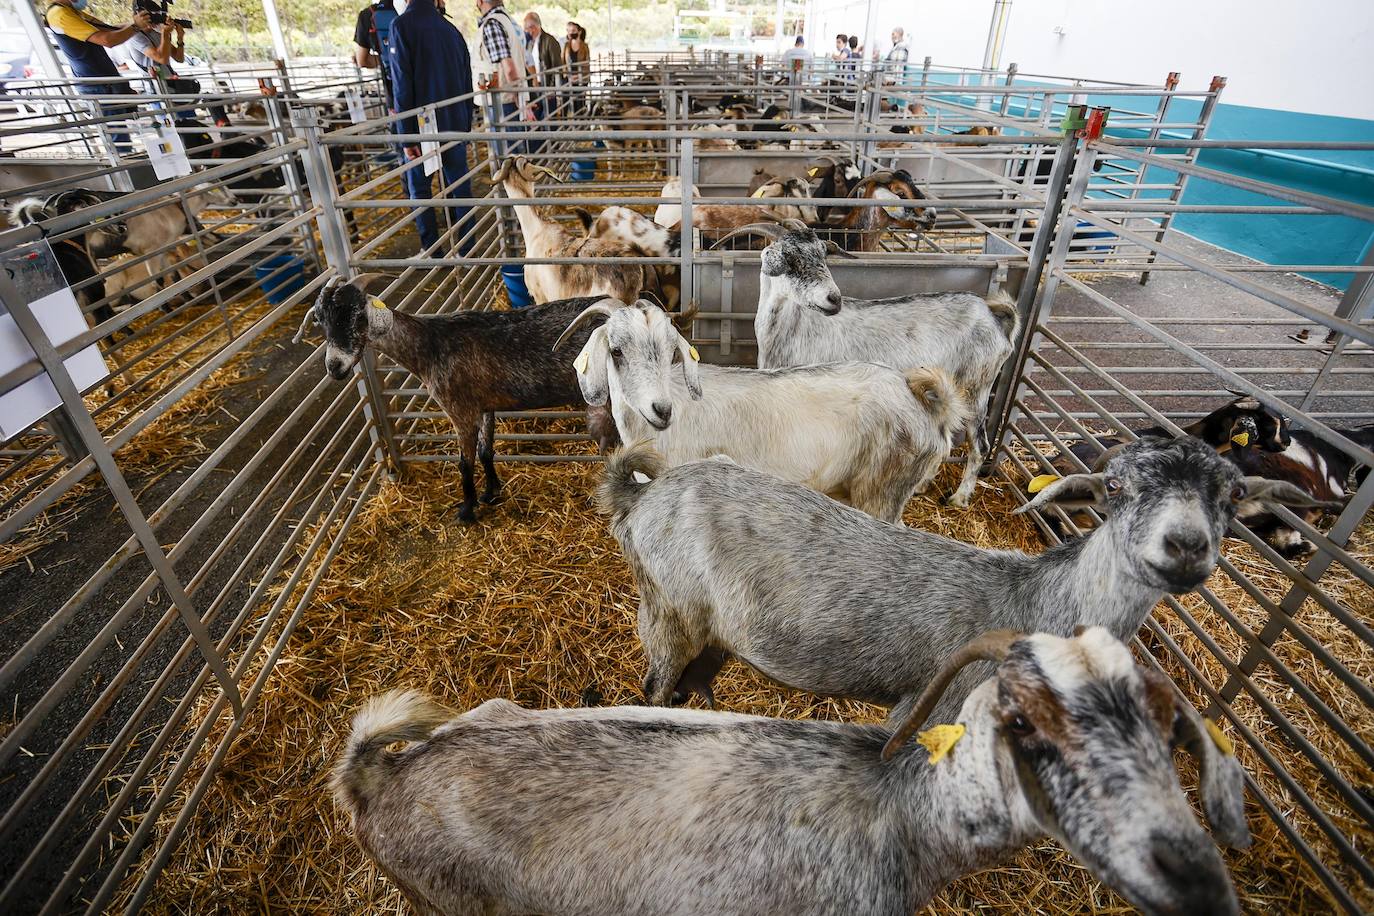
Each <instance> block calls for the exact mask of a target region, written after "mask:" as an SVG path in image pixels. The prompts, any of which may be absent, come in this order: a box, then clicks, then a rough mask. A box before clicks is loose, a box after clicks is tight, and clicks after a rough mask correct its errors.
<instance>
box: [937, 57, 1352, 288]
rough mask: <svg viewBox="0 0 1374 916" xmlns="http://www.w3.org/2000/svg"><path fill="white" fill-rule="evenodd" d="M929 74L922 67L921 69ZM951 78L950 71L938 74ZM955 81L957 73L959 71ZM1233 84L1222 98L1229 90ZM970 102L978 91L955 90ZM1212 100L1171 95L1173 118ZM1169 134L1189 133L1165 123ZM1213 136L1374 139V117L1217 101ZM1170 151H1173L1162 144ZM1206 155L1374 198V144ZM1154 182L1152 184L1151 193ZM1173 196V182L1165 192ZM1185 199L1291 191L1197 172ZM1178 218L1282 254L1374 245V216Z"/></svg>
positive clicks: (1332, 256) (1345, 195)
mask: <svg viewBox="0 0 1374 916" xmlns="http://www.w3.org/2000/svg"><path fill="white" fill-rule="evenodd" d="M918 79H919V77H918ZM938 81H940V82H944V81H945V80H944V79H938ZM951 81H952V80H951ZM1225 97H1226V96H1225V93H1224V91H1223V94H1222V98H1225ZM955 99H957V100H958V101H960V102H961V103H963V104H970V103H972V101H973V99H972V97H971V96H962V97H960V96H953V95H952V96H951V100H955ZM1115 101H1119V100H1115V99H1112V98H1109V97H1094V96H1089V97H1088V103H1089V104H1090V105H1107V106H1110V105H1112V104H1113V102H1115ZM1157 105H1158V99H1157V98H1151V97H1149V96H1137V97H1134V98H1132V100H1131V101H1130V104H1129V107H1130V108H1132V109H1133V110H1136V111H1153V110H1154V109H1155V108H1156V107H1157ZM1201 106H1202V103H1201V102H1199V101H1196V100H1192V99H1175V100H1174V101H1173V102H1172V103H1170V107H1169V117H1168V120H1169V122H1171V123H1180V122H1183V123H1187V122H1189V121H1192V120H1194V119H1196V118H1197V115H1198V112H1199V110H1200V109H1201ZM1018 107H1019V104H1018V102H1017V101H1014V102H1013V105H1012V107H1011V112H1010V113H1012V114H1021V113H1022V112H1020V111H1017V110H1016V109H1017V108H1018ZM1107 132H1108V133H1109V134H1112V133H1115V134H1116V135H1117V136H1127V135H1134V136H1143V135H1144V134H1143V132H1140V131H1127V130H1113V129H1112V126H1111V121H1110V120H1108V128H1107ZM1165 135H1166V136H1177V137H1182V136H1184V134H1183V133H1172V132H1168V131H1166V132H1165ZM1207 138H1208V139H1211V140H1236V139H1247V138H1248V139H1254V140H1328V141H1351V142H1363V143H1374V121H1365V120H1360V119H1358V118H1338V117H1330V116H1326V115H1314V114H1303V113H1300V112H1291V111H1277V110H1275V109H1270V108H1252V107H1250V106H1248V105H1227V104H1225V103H1222V104H1220V105H1218V106H1217V110H1216V113H1215V114H1214V116H1213V118H1212V124H1211V127H1210V128H1209V130H1208V132H1207ZM1162 152H1167V151H1162ZM1197 163H1198V165H1201V166H1204V167H1206V168H1209V169H1215V170H1216V171H1218V172H1226V173H1228V174H1232V175H1238V176H1242V177H1245V178H1251V179H1255V180H1257V181H1264V182H1268V183H1270V184H1275V185H1279V186H1282V187H1288V188H1294V189H1298V190H1302V191H1307V192H1309V193H1312V194H1321V195H1323V196H1326V197H1334V198H1339V199H1341V200H1347V201H1352V202H1355V203H1359V204H1362V205H1364V206H1370V207H1374V151H1367V152H1361V151H1352V150H1341V151H1323V150H1294V151H1291V152H1290V151H1284V150H1235V149H1226V150H1221V149H1210V150H1203V151H1202V152H1201V154H1200V155H1199V156H1198V159H1197ZM1174 177H1175V173H1173V172H1170V171H1166V170H1164V169H1158V168H1151V169H1149V170H1148V171H1147V172H1146V183H1151V184H1166V183H1171V182H1172V181H1173V180H1174ZM1149 193H1150V192H1142V194H1146V195H1148V194H1149ZM1157 193H1158V195H1159V196H1167V195H1166V194H1165V192H1157ZM1183 203H1185V204H1207V205H1225V206H1236V205H1239V206H1255V205H1286V204H1287V202H1286V201H1282V200H1278V199H1275V198H1272V197H1269V196H1267V195H1262V194H1254V193H1251V192H1249V191H1242V190H1238V189H1235V188H1229V187H1226V186H1225V185H1221V184H1217V183H1216V182H1213V181H1205V180H1202V179H1199V178H1196V177H1193V178H1190V179H1189V180H1188V187H1187V189H1186V190H1185V191H1184V196H1183ZM1174 227H1175V228H1177V229H1178V230H1180V231H1181V232H1186V233H1188V234H1189V235H1192V236H1196V237H1197V238H1200V239H1203V240H1204V241H1207V242H1211V243H1212V244H1214V245H1220V246H1221V247H1222V248H1227V249H1229V250H1231V251H1235V252H1239V253H1240V254H1243V255H1247V256H1249V257H1252V258H1256V259H1258V260H1261V261H1266V262H1269V263H1273V264H1352V265H1353V264H1358V263H1360V261H1361V260H1362V259H1363V257H1364V255H1365V252H1366V251H1367V250H1368V249H1369V247H1370V246H1371V245H1374V224H1371V223H1368V222H1364V221H1362V220H1356V219H1351V218H1349V217H1344V216H1301V215H1289V216H1283V215H1264V214H1260V215H1255V214H1232V215H1227V214H1208V213H1181V214H1179V215H1178V217H1177V218H1176V219H1175V220H1174ZM1309 276H1311V277H1312V278H1313V279H1315V280H1319V281H1320V282H1323V283H1329V284H1331V285H1332V286H1337V287H1339V288H1341V289H1344V288H1346V287H1347V286H1349V284H1350V281H1351V279H1352V276H1353V275H1351V274H1329V273H1327V274H1310V275H1309Z"/></svg>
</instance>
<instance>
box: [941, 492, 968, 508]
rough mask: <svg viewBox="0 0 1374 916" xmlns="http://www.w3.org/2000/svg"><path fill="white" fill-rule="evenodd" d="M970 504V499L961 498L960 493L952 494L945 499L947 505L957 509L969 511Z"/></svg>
mask: <svg viewBox="0 0 1374 916" xmlns="http://www.w3.org/2000/svg"><path fill="white" fill-rule="evenodd" d="M968 504H969V498H968V497H967V496H960V495H959V494H958V493H952V494H950V495H949V496H948V497H946V499H945V505H946V506H951V507H953V508H955V509H967V508H968Z"/></svg>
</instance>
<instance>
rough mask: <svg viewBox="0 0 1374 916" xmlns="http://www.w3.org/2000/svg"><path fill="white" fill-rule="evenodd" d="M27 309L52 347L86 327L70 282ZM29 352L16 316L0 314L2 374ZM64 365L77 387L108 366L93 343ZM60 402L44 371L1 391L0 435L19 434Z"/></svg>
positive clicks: (97, 378) (93, 380)
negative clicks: (7, 389) (29, 309)
mask: <svg viewBox="0 0 1374 916" xmlns="http://www.w3.org/2000/svg"><path fill="white" fill-rule="evenodd" d="M29 308H31V309H32V310H33V317H34V318H36V319H37V320H38V324H39V326H41V327H42V328H43V332H44V333H45V334H47V335H48V339H49V340H51V341H52V342H53V345H54V346H58V347H60V346H62V344H64V343H66V342H67V341H69V340H71V339H72V338H73V337H76V336H77V335H79V334H84V333H85V332H86V331H89V330H90V325H88V324H87V323H86V319H85V317H84V316H83V315H82V314H81V307H80V306H78V305H77V304H76V297H75V296H73V295H72V291H71V287H69V286H64V287H62V288H61V289H59V290H57V291H56V292H54V293H49V294H48V295H46V296H43V297H42V298H41V299H35V300H34V301H33V302H31V303H29ZM33 357H34V353H33V348H32V347H30V346H29V342H28V341H27V340H25V339H24V335H23V334H21V333H20V332H19V325H18V324H16V323H15V320H14V316H13V315H10V314H9V313H5V314H0V375H3V374H5V373H7V372H10V371H13V370H14V369H16V368H18V367H19V366H22V365H23V364H24V363H26V362H28V361H29V360H31V359H33ZM66 366H67V372H68V373H69V374H70V375H71V377H72V381H73V382H74V383H75V384H76V390H77V391H85V390H86V389H87V388H90V387H91V386H92V385H94V384H96V383H97V382H99V381H100V380H101V379H103V378H105V376H106V375H108V374H109V371H110V370H109V366H107V365H106V363H105V358H104V357H103V356H101V355H100V350H99V348H97V347H96V345H95V344H91V345H90V346H89V347H87V348H86V349H84V350H80V351H78V352H77V353H74V354H72V355H71V356H69V357H67V360H66ZM61 403H62V398H61V397H59V396H58V394H57V389H56V388H54V387H53V384H52V382H51V381H50V380H49V379H48V374H47V373H46V372H45V373H43V374H41V375H38V376H36V377H34V378H31V379H29V380H28V381H27V382H25V383H24V384H22V385H20V386H19V387H18V388H15V389H13V390H12V391H8V392H6V393H5V394H3V395H0V438H3V439H6V440H8V439H11V438H13V437H14V436H17V435H19V434H20V433H22V432H23V431H24V430H26V429H28V428H29V427H30V426H32V425H33V424H34V423H35V422H37V421H38V420H41V419H42V418H43V417H45V416H47V415H48V414H49V413H51V412H52V411H53V409H54V408H55V407H57V406H59V405H60V404H61Z"/></svg>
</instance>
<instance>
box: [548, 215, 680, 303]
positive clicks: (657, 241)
mask: <svg viewBox="0 0 1374 916" xmlns="http://www.w3.org/2000/svg"><path fill="white" fill-rule="evenodd" d="M573 212H574V213H576V214H577V217H578V219H579V220H581V222H582V229H583V231H584V232H585V233H586V235H587V236H588V237H589V238H595V239H605V240H607V241H612V242H617V243H619V244H621V245H624V246H625V247H626V248H629V249H630V250H632V251H633V252H634V253H635V254H637V255H642V256H644V257H648V258H675V257H677V256H678V255H679V254H681V253H682V233H680V232H678V231H676V230H672V229H665V228H663V227H662V226H660V225H659V224H658V223H656V222H654V221H653V220H651V219H649V217H647V216H645V215H644V214H642V213H637V212H635V211H634V210H631V209H630V208H629V207H607V208H606V209H604V210H602V211H601V213H600V215H598V216H595V217H593V216H592V215H591V213H589V212H588V211H586V210H584V209H582V208H581V207H573ZM652 266H653V268H654V270H653V272H652V274H651V276H652V278H653V280H654V289H656V291H657V292H658V293H659V295H660V299H661V300H662V305H663V306H664V307H665V308H669V309H672V308H676V306H677V304H678V302H679V301H680V299H681V292H682V280H681V277H680V276H679V271H678V268H677V266H676V265H673V264H655V265H652Z"/></svg>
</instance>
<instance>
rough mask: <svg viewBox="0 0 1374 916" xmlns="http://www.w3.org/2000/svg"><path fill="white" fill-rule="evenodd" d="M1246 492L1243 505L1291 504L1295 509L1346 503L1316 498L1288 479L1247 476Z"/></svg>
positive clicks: (1334, 506)
mask: <svg viewBox="0 0 1374 916" xmlns="http://www.w3.org/2000/svg"><path fill="white" fill-rule="evenodd" d="M1245 493H1246V495H1245V499H1243V500H1241V504H1242V505H1244V504H1246V503H1248V504H1250V505H1252V506H1254V505H1266V506H1289V507H1291V508H1294V509H1339V508H1340V507H1341V506H1343V505H1345V503H1343V502H1340V501H1339V500H1323V499H1316V498H1314V497H1313V496H1312V494H1310V493H1308V492H1307V491H1306V490H1303V489H1301V488H1299V487H1297V486H1294V485H1293V484H1291V483H1289V482H1288V481H1286V480H1270V479H1269V478H1267V477H1246V478H1245Z"/></svg>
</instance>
